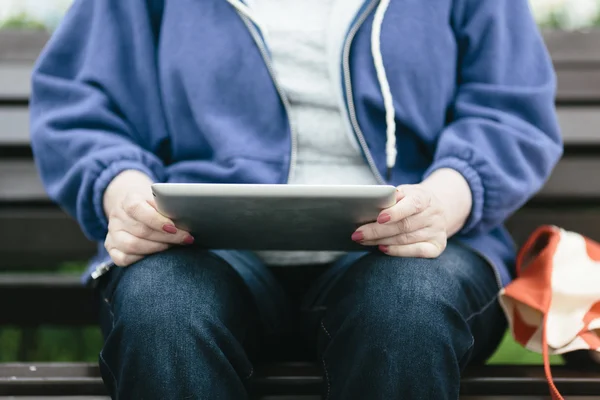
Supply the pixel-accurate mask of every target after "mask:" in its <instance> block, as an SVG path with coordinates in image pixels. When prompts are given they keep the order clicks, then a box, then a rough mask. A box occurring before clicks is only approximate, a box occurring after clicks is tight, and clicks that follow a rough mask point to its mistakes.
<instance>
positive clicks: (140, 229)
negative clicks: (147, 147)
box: [103, 170, 194, 267]
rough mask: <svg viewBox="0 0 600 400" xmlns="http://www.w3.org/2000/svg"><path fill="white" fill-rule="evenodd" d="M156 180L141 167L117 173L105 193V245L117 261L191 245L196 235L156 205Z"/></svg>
mask: <svg viewBox="0 0 600 400" xmlns="http://www.w3.org/2000/svg"><path fill="white" fill-rule="evenodd" d="M151 185H152V180H151V179H150V178H149V177H148V176H147V175H145V174H144V173H142V172H139V171H134V170H130V171H124V172H122V173H121V174H119V175H117V177H115V178H114V179H113V180H112V181H111V183H110V184H109V185H108V187H107V188H106V191H105V193H104V199H103V201H104V212H105V214H106V216H107V218H108V234H107V236H106V240H105V242H104V247H105V248H106V250H107V251H108V254H109V255H110V257H111V259H112V260H113V262H114V263H115V265H117V266H119V267H126V266H129V265H131V264H133V263H135V262H137V261H139V260H141V259H142V258H144V257H145V256H147V255H150V254H154V253H158V252H161V251H164V250H167V249H168V248H169V247H171V246H173V245H190V244H192V243H194V238H193V237H192V236H191V235H190V234H189V233H188V232H185V231H183V230H180V229H177V228H176V227H175V224H174V223H173V221H171V220H170V219H168V218H166V217H164V216H163V215H161V214H160V213H159V212H158V211H157V209H156V203H155V202H154V199H153V196H152V190H151Z"/></svg>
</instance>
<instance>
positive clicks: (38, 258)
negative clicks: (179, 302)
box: [0, 205, 600, 271]
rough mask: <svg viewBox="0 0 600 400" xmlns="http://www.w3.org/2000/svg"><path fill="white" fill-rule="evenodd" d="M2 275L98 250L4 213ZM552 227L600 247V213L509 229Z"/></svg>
mask: <svg viewBox="0 0 600 400" xmlns="http://www.w3.org/2000/svg"><path fill="white" fill-rule="evenodd" d="M0 224H1V226H2V229H0V254H2V257H0V270H13V271H19V270H21V269H43V268H48V267H52V266H55V265H57V264H61V263H64V262H65V261H78V260H86V259H88V258H89V257H91V256H92V255H93V254H94V252H95V250H96V245H95V244H94V243H92V242H90V241H88V240H87V239H86V238H85V237H84V236H83V234H82V233H81V230H80V228H79V226H78V225H77V224H76V223H75V221H74V220H72V219H71V218H69V217H68V216H66V215H65V214H64V213H63V212H62V211H61V210H59V209H58V208H55V207H53V208H48V209H41V210H40V209H36V208H35V207H18V208H4V209H3V208H0ZM544 224H550V225H557V226H561V227H564V228H565V229H568V230H573V231H577V232H580V233H581V234H584V235H586V236H588V237H590V238H592V239H594V240H597V241H600V207H598V206H595V205H591V206H590V205H587V206H586V205H581V206H576V207H575V208H571V209H569V208H560V207H553V206H547V207H538V206H532V207H526V208H524V209H522V210H521V211H519V212H518V213H517V214H516V215H515V216H513V217H512V218H510V219H509V220H508V222H507V226H508V228H509V230H510V231H511V233H512V234H513V236H514V238H515V241H516V242H517V243H520V244H522V243H524V241H525V239H526V238H527V236H528V235H529V234H530V233H531V232H533V230H534V229H536V228H537V227H538V226H540V225H544Z"/></svg>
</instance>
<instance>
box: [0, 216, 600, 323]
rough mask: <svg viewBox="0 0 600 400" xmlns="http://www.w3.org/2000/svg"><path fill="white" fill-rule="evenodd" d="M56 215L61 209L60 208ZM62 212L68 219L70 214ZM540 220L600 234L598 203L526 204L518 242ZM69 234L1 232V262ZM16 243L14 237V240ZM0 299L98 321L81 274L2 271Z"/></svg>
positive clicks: (42, 257)
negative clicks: (23, 236) (570, 206)
mask: <svg viewBox="0 0 600 400" xmlns="http://www.w3.org/2000/svg"><path fill="white" fill-rule="evenodd" d="M23 215H24V214H23ZM57 215H60V214H58V211H57ZM63 218H65V220H66V217H63ZM31 222H32V223H35V222H34V221H31ZM542 224H554V225H558V226H562V227H564V228H565V229H569V230H575V231H578V232H581V233H582V234H585V235H587V236H589V237H591V238H593V239H595V240H600V208H599V207H595V206H594V207H587V208H585V207H581V208H579V209H576V210H570V211H567V210H563V211H562V212H557V209H556V208H541V209H540V208H526V209H524V210H522V211H520V212H519V213H518V214H517V215H515V216H514V217H513V218H512V219H511V220H509V223H508V227H509V229H510V230H511V232H512V233H513V235H514V238H515V240H516V241H517V243H523V242H524V240H525V239H526V238H527V236H528V235H529V234H530V233H531V232H532V231H533V230H534V229H535V228H536V227H538V226H539V225H542ZM74 229H76V226H75V228H74ZM2 232H4V230H2ZM41 232H44V231H43V230H42V231H41ZM66 234H70V235H73V236H76V235H77V234H79V235H81V234H80V233H78V232H75V231H73V232H62V233H60V234H59V233H57V234H47V235H42V236H41V237H40V241H41V240H42V239H43V240H46V241H45V242H43V243H40V244H41V245H43V246H41V250H38V249H37V248H36V247H35V246H36V243H34V242H31V241H29V242H26V241H23V242H22V243H21V247H20V249H19V250H18V251H15V250H14V249H12V250H11V249H6V248H4V247H3V246H6V244H5V243H4V241H3V240H2V237H1V236H0V254H3V257H0V260H2V262H3V264H2V265H0V267H3V269H5V270H7V269H11V270H13V271H18V269H15V267H14V266H10V265H9V264H6V260H7V259H8V260H16V259H18V257H19V256H20V255H21V256H24V257H27V256H29V257H30V258H29V260H28V261H29V262H32V263H33V262H35V261H36V260H37V263H38V264H37V268H38V269H39V268H44V267H48V266H49V264H48V258H52V259H54V260H56V261H59V260H65V258H64V257H65V255H64V254H62V253H59V252H54V253H52V252H50V251H48V250H47V249H48V248H52V247H51V243H56V244H57V245H60V246H62V247H61V249H62V250H64V251H65V252H67V254H70V255H74V253H73V252H72V251H71V250H69V248H68V246H67V245H68V244H71V245H72V244H73V243H72V242H71V241H68V240H65V238H66ZM18 244H19V243H14V245H18ZM47 246H50V247H47ZM44 249H46V250H44ZM88 250H89V253H86V254H87V255H91V254H92V253H93V250H92V247H91V246H90V248H89V249H88ZM48 254H50V256H48ZM0 269H2V268H0ZM0 304H19V307H18V309H15V308H11V307H7V308H5V309H4V311H3V312H2V313H0V325H1V324H11V323H14V324H18V325H26V326H35V325H38V324H39V323H54V324H58V325H87V324H94V323H95V321H96V313H95V311H94V308H93V307H92V306H93V304H92V301H91V296H90V293H89V291H88V290H87V289H86V288H84V287H82V286H81V284H80V281H79V277H78V276H75V275H56V274H51V275H48V274H37V273H36V274H22V273H16V272H15V273H1V274H0ZM65 310H69V311H68V312H66V311H65Z"/></svg>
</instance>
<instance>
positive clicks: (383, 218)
mask: <svg viewBox="0 0 600 400" xmlns="http://www.w3.org/2000/svg"><path fill="white" fill-rule="evenodd" d="M391 220H392V216H391V215H390V214H387V213H384V214H381V215H380V216H379V217H378V218H377V223H378V224H385V223H386V222H390V221H391Z"/></svg>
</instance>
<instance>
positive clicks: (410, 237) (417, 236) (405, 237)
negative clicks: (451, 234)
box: [360, 227, 438, 246]
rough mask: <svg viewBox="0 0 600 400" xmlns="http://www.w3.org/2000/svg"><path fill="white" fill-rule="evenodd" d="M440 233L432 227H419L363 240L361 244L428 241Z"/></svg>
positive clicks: (374, 244) (393, 244) (403, 243)
mask: <svg viewBox="0 0 600 400" xmlns="http://www.w3.org/2000/svg"><path fill="white" fill-rule="evenodd" d="M437 234H438V230H437V229H434V228H432V227H427V228H424V229H419V230H416V231H413V232H403V233H400V234H398V235H396V236H390V237H386V238H382V239H378V240H371V241H362V242H360V244H362V245H364V246H379V245H383V246H397V245H406V244H413V243H419V242H427V241H428V240H431V239H432V238H434V237H435V236H436V235H437Z"/></svg>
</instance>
